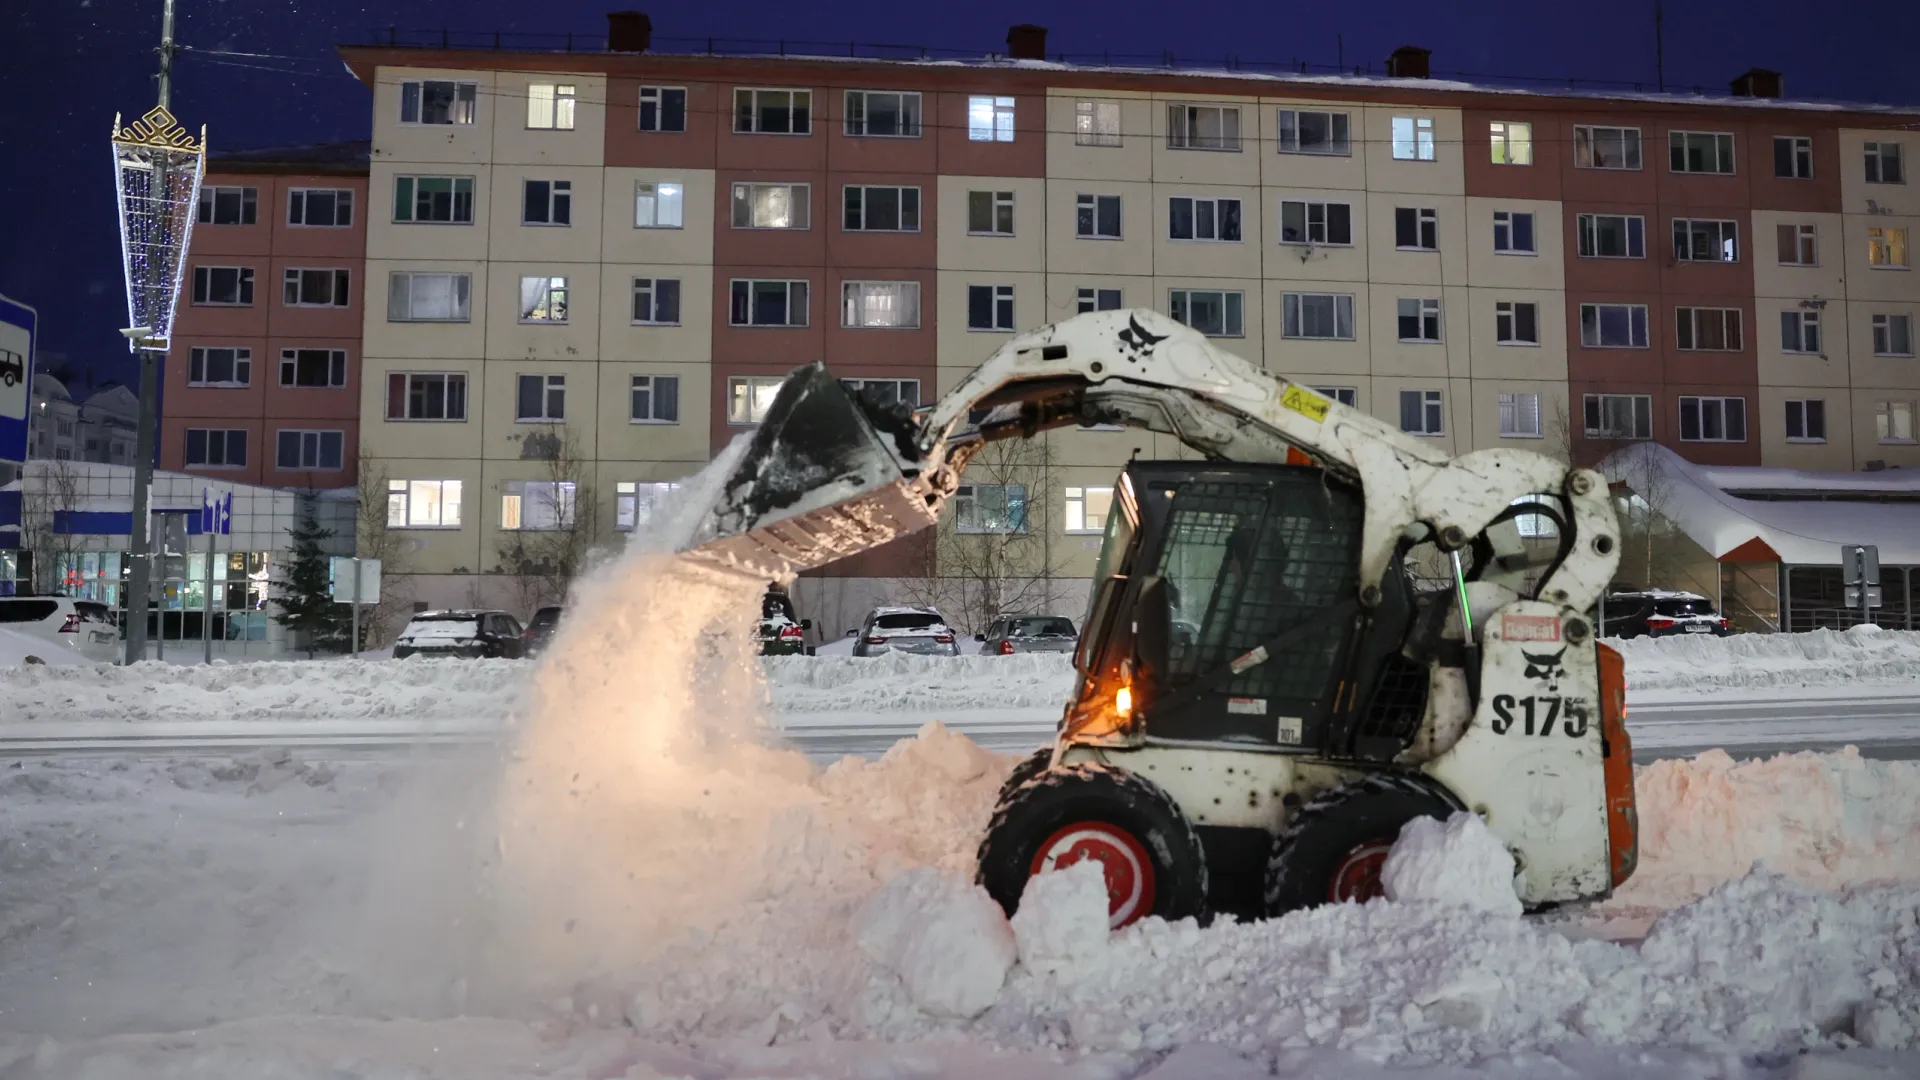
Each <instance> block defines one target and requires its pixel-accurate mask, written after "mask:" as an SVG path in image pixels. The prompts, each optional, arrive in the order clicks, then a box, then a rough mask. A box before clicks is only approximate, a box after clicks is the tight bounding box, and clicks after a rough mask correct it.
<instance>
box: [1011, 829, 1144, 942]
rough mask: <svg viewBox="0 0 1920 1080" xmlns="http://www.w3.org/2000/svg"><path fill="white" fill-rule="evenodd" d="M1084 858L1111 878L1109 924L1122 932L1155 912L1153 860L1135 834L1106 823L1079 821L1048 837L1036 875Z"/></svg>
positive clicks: (1036, 859) (1035, 863)
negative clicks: (1096, 863) (1097, 865)
mask: <svg viewBox="0 0 1920 1080" xmlns="http://www.w3.org/2000/svg"><path fill="white" fill-rule="evenodd" d="M1083 859H1092V860H1094V861H1095V862H1098V863H1099V864H1100V868H1101V870H1102V871H1103V872H1104V873H1105V874H1106V878H1107V925H1108V926H1109V927H1111V928H1113V929H1119V928H1120V927H1122V926H1125V925H1127V924H1128V923H1131V922H1135V921H1137V920H1139V919H1142V918H1145V917H1146V916H1147V915H1148V914H1150V913H1151V912H1152V911H1153V890H1154V881H1153V860H1152V859H1150V858H1148V857H1147V849H1146V848H1145V847H1143V846H1141V843H1140V841H1138V840H1136V839H1134V836H1133V834H1132V833H1130V832H1128V831H1127V830H1125V829H1123V828H1121V827H1119V826H1118V825H1109V824H1108V823H1106V822H1104V821H1076V822H1074V823H1073V824H1071V825H1068V826H1066V827H1065V828H1063V829H1061V830H1059V831H1058V832H1055V833H1054V834H1053V835H1052V836H1049V837H1047V839H1046V842H1045V843H1043V844H1041V845H1040V850H1039V852H1037V853H1036V854H1035V855H1034V857H1033V868H1032V870H1031V871H1030V873H1031V874H1032V875H1036V876H1037V875H1039V874H1044V873H1046V872H1047V871H1049V870H1060V869H1064V868H1066V867H1069V866H1072V865H1073V864H1074V863H1077V862H1080V861H1081V860H1083Z"/></svg>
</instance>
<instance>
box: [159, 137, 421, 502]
mask: <svg viewBox="0 0 1920 1080" xmlns="http://www.w3.org/2000/svg"><path fill="white" fill-rule="evenodd" d="M366 174H367V144H366V143H364V142H357V143H331V144H322V145H313V146H296V147H285V148H278V149H273V150H253V151H244V152H239V153H231V154H225V155H215V156H214V157H213V158H211V159H210V160H209V162H208V164H207V174H206V177H205V180H204V182H203V184H202V186H201V190H200V206H199V211H198V213H199V218H198V221H197V222H196V224H195V226H194V230H193V247H192V250H191V251H189V252H188V254H187V267H186V270H185V272H184V274H183V276H182V281H181V284H180V299H179V303H178V309H177V310H178V315H177V318H176V320H175V323H174V330H173V339H172V349H171V350H170V351H169V353H168V355H167V359H166V365H165V369H164V370H165V376H164V383H163V388H162V396H161V411H160V415H161V425H160V432H159V459H158V460H159V465H160V467H162V468H165V469H173V470H180V471H185V472H191V473H194V474H197V475H202V476H206V477H208V478H210V479H221V480H229V481H232V482H235V483H245V484H256V485H264V486H267V487H290V488H305V489H320V490H324V489H331V488H340V487H351V486H352V485H353V483H354V476H355V463H356V461H357V460H358V455H359V440H360V368H361V364H362V357H361V350H360V331H361V326H362V324H363V322H364V311H365V308H366V306H367V305H366V302H365V295H364V294H365V288H366V283H367V279H366V276H365V256H366V230H367V219H368V217H369V215H370V214H372V213H373V212H374V208H373V207H372V206H370V205H369V204H368V201H367V199H368V189H367V179H366ZM382 287H384V282H383V283H382ZM376 306H377V305H376Z"/></svg>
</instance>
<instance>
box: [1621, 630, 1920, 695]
mask: <svg viewBox="0 0 1920 1080" xmlns="http://www.w3.org/2000/svg"><path fill="white" fill-rule="evenodd" d="M1607 644H1609V645H1611V646H1613V647H1614V648H1616V649H1618V650H1620V655H1621V656H1622V657H1624V658H1625V660H1626V662H1627V686H1628V688H1629V690H1631V691H1636V692H1637V691H1641V690H1690V689H1702V690H1706V689H1714V690H1722V689H1741V688H1755V689H1765V688H1769V687H1783V688H1784V687H1796V686H1840V685H1845V684H1849V683H1860V682H1894V681H1912V680H1917V679H1920V631H1912V630H1882V629H1880V628H1879V627H1877V626H1856V627H1853V628H1851V629H1848V630H1838V631H1836V630H1812V631H1808V632H1807V633H1803V634H1734V635H1732V636H1730V637H1715V636H1713V635H1711V634H1698V635H1695V634H1680V635H1676V636H1673V637H1663V638H1628V639H1624V640H1615V639H1611V638H1610V639H1608V641H1607Z"/></svg>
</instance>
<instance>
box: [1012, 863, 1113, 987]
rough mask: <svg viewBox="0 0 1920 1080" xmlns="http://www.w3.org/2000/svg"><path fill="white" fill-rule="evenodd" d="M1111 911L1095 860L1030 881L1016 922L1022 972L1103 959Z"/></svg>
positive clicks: (1051, 968) (1017, 912)
mask: <svg viewBox="0 0 1920 1080" xmlns="http://www.w3.org/2000/svg"><path fill="white" fill-rule="evenodd" d="M1107 909H1108V897H1107V876H1106V872H1105V870H1103V869H1102V868H1101V866H1100V863H1099V862H1098V861H1096V860H1093V859H1083V860H1081V861H1080V862H1077V863H1073V864H1072V865H1070V866H1067V867H1064V868H1062V869H1060V870H1055V871H1054V872H1052V873H1049V874H1041V875H1040V876H1039V877H1036V878H1033V879H1032V880H1030V881H1028V882H1027V887H1026V889H1024V890H1023V891H1022V892H1021V894H1020V910H1018V911H1016V912H1014V914H1013V920H1012V922H1013V937H1014V941H1015V943H1016V944H1018V945H1019V947H1020V964H1021V966H1023V967H1025V968H1026V969H1027V970H1029V971H1057V970H1059V969H1060V968H1062V967H1064V966H1067V965H1070V964H1075V963H1079V962H1081V961H1086V960H1091V959H1093V958H1094V957H1097V956H1099V955H1100V951H1101V950H1102V949H1103V948H1105V947H1106V944H1107V922H1108V914H1107Z"/></svg>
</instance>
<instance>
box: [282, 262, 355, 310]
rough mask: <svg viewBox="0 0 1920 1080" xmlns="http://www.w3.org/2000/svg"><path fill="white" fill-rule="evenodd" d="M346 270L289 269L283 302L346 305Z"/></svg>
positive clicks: (288, 303)
mask: <svg viewBox="0 0 1920 1080" xmlns="http://www.w3.org/2000/svg"><path fill="white" fill-rule="evenodd" d="M347 276H348V272H347V271H345V270H288V271H287V272H286V278H285V281H284V283H283V284H284V287H283V290H282V293H281V302H282V303H284V304H286V305H287V306H288V307H346V306H347Z"/></svg>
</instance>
